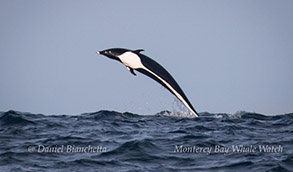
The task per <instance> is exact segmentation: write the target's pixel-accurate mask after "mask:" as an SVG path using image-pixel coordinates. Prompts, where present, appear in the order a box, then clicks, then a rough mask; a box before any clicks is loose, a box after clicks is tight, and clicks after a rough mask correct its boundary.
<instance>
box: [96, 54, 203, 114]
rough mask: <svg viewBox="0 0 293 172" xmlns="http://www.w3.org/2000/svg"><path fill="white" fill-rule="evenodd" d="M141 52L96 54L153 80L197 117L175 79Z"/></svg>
mask: <svg viewBox="0 0 293 172" xmlns="http://www.w3.org/2000/svg"><path fill="white" fill-rule="evenodd" d="M141 51H144V50H143V49H138V50H128V49H123V48H111V49H107V50H103V51H97V54H102V55H105V56H107V57H109V58H111V59H114V60H118V61H120V62H121V63H123V64H124V65H125V66H126V68H127V69H128V70H129V71H130V72H131V73H132V74H133V75H136V74H135V73H134V70H137V71H139V72H140V73H143V74H145V75H147V76H149V77H150V78H152V79H154V80H155V81H157V82H158V83H160V84H161V85H163V86H164V87H165V88H166V89H168V90H169V91H170V92H171V93H172V94H173V95H175V96H176V97H177V98H178V99H179V100H180V101H181V102H182V103H183V104H184V105H185V106H186V107H187V108H188V109H189V110H190V111H191V112H192V113H193V114H194V115H195V116H196V117H198V113H197V112H196V110H195V109H194V108H193V106H192V104H191V103H190V102H189V100H188V99H187V97H186V96H185V94H184V92H183V90H182V89H181V88H180V86H179V85H178V84H177V82H176V81H175V79H174V78H173V77H172V76H171V75H170V73H169V72H168V71H167V70H166V69H165V68H163V66H161V65H160V64H159V63H157V62H156V61H154V60H153V59H151V58H149V57H147V56H146V55H144V54H141V53H140V52H141Z"/></svg>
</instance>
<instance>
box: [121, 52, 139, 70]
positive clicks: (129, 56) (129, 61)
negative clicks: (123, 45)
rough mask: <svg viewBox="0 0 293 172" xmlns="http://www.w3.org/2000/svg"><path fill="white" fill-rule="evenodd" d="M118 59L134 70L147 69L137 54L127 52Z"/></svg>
mask: <svg viewBox="0 0 293 172" xmlns="http://www.w3.org/2000/svg"><path fill="white" fill-rule="evenodd" d="M118 58H119V59H120V60H121V62H122V63H123V64H124V65H125V66H127V67H130V68H132V69H138V68H145V67H144V66H143V64H142V63H141V60H140V58H139V57H138V55H136V54H135V53H132V52H125V53H123V54H121V55H120V56H118Z"/></svg>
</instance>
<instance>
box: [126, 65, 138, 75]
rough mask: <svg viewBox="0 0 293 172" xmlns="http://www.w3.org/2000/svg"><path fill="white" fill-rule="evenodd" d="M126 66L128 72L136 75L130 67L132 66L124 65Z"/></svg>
mask: <svg viewBox="0 0 293 172" xmlns="http://www.w3.org/2000/svg"><path fill="white" fill-rule="evenodd" d="M126 68H127V70H129V71H130V73H132V74H133V75H134V76H136V74H135V73H134V70H133V69H132V68H130V67H128V66H127V67H126Z"/></svg>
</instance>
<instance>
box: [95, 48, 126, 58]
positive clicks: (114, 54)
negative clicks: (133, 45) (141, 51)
mask: <svg viewBox="0 0 293 172" xmlns="http://www.w3.org/2000/svg"><path fill="white" fill-rule="evenodd" d="M128 51H131V50H128V49H124V48H110V49H107V50H103V51H97V54H102V55H104V56H107V57H109V58H110V59H114V60H118V61H120V59H119V58H118V56H120V55H121V54H123V53H125V52H128Z"/></svg>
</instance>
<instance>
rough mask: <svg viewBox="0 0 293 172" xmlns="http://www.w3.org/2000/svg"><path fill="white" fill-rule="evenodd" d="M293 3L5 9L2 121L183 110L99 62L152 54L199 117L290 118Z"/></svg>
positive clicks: (6, 0)
mask: <svg viewBox="0 0 293 172" xmlns="http://www.w3.org/2000/svg"><path fill="white" fill-rule="evenodd" d="M292 7H293V1H291V0H280V1H278V0H274V1H272V0H258V1H255V0H238V1H237V0H236V1H234V0H214V1H212V0H210V1H205V0H201V1H199V0H189V1H188V0H183V1H178V0H176V1H163V0H160V1H158V0H153V1H151V0H148V1H135V0H133V1H111V0H104V1H103V0H92V1H91V0H86V1H72V0H70V1H69V0H68V1H65V0H50V1H39V0H27V1H22V0H1V1H0V25H1V27H0V80H1V83H0V111H7V110H10V109H13V110H18V111H25V112H32V113H42V114H81V113H85V112H94V111H99V110H115V111H121V112H125V111H128V112H132V113H139V114H154V113H157V112H160V111H162V110H171V111H172V110H177V111H178V110H180V108H179V107H178V105H177V103H178V102H177V101H175V100H176V99H175V97H174V96H173V95H172V94H171V93H170V92H169V91H167V90H166V89H165V88H164V87H162V86H161V85H159V84H158V83H156V82H155V81H153V80H152V79H150V78H148V77H146V76H144V75H142V74H140V73H138V75H137V76H133V75H132V74H131V73H130V72H129V71H127V69H126V68H125V67H124V66H123V65H122V64H120V63H119V62H117V61H113V60H110V59H108V58H106V57H104V56H100V55H97V54H96V53H95V52H96V51H98V50H103V49H107V48H113V47H123V48H128V49H140V48H143V49H145V52H143V53H144V54H145V55H147V56H149V57H151V58H153V59H155V60H156V61H157V62H159V63H160V64H162V65H163V66H164V67H165V68H166V69H167V70H168V71H169V72H170V73H171V74H172V75H173V76H174V78H175V79H176V80H177V82H178V83H179V85H180V86H181V88H182V89H183V90H184V92H185V93H186V95H187V97H188V98H189V100H190V101H191V102H192V104H193V106H194V107H195V109H196V110H197V111H198V112H206V111H207V112H224V113H235V112H236V111H239V110H244V111H248V112H258V113H263V114H267V115H272V114H283V113H288V112H293V77H292V76H293V10H292Z"/></svg>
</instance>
